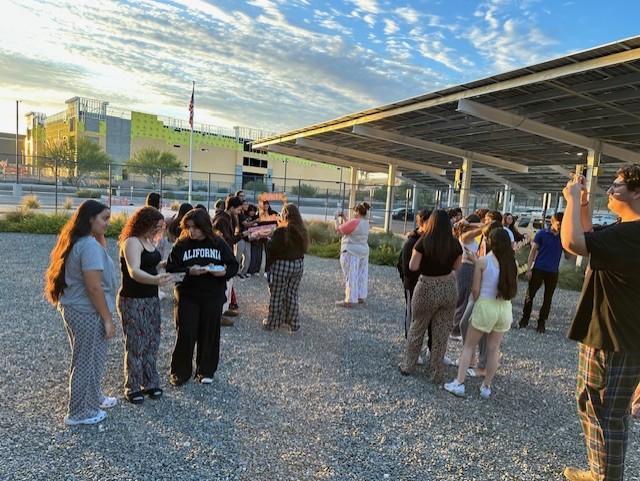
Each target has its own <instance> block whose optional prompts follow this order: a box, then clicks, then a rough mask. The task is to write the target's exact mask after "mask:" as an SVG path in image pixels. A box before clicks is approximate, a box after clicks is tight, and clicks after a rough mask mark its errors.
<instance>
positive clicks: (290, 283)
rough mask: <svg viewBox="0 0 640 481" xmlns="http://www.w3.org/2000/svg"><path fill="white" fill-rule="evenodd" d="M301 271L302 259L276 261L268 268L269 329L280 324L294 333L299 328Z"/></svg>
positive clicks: (302, 268) (302, 269)
mask: <svg viewBox="0 0 640 481" xmlns="http://www.w3.org/2000/svg"><path fill="white" fill-rule="evenodd" d="M303 271H304V261H303V259H296V260H294V261H287V260H282V259H281V260H277V261H275V262H274V263H273V265H272V266H271V267H270V268H269V292H270V294H271V298H270V299H269V317H268V318H267V319H268V320H269V325H268V327H269V329H276V328H277V327H280V326H281V325H282V324H289V325H290V326H291V328H292V329H293V330H294V331H296V330H298V329H299V328H300V309H299V307H298V288H299V287H300V281H301V280H302V273H303Z"/></svg>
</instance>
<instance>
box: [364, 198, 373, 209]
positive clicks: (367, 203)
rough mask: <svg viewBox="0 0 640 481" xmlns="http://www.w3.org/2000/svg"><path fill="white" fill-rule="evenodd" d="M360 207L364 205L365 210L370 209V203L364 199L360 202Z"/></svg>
mask: <svg viewBox="0 0 640 481" xmlns="http://www.w3.org/2000/svg"><path fill="white" fill-rule="evenodd" d="M362 207H364V208H365V210H369V209H371V205H370V204H369V202H367V201H366V200H365V201H364V202H363V203H362Z"/></svg>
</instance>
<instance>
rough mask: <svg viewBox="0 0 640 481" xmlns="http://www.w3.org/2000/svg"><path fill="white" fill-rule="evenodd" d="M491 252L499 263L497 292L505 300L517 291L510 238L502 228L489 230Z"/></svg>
mask: <svg viewBox="0 0 640 481" xmlns="http://www.w3.org/2000/svg"><path fill="white" fill-rule="evenodd" d="M489 246H490V247H491V252H492V253H493V255H494V256H495V258H496V259H497V260H498V264H500V277H499V278H498V293H499V294H500V297H502V298H503V299H505V300H510V299H513V298H514V297H516V294H517V293H518V281H517V271H518V269H517V267H516V258H515V255H514V254H513V248H512V247H511V239H510V238H509V234H507V231H505V230H504V229H493V230H492V231H491V232H489Z"/></svg>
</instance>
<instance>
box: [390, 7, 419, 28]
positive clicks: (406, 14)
mask: <svg viewBox="0 0 640 481" xmlns="http://www.w3.org/2000/svg"><path fill="white" fill-rule="evenodd" d="M395 13H396V14H397V15H398V16H399V17H401V18H402V19H403V20H404V21H405V22H407V23H409V24H415V23H418V21H419V20H420V13H418V11H417V10H415V9H413V8H411V7H401V8H396V9H395Z"/></svg>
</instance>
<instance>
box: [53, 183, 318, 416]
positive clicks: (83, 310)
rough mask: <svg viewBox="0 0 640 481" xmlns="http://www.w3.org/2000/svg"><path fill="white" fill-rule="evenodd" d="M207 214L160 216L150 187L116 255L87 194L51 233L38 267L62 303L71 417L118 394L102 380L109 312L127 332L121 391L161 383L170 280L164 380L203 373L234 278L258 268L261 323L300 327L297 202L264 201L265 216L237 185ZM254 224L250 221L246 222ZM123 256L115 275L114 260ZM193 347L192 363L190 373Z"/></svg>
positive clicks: (139, 399)
mask: <svg viewBox="0 0 640 481" xmlns="http://www.w3.org/2000/svg"><path fill="white" fill-rule="evenodd" d="M220 204H221V203H220V202H218V203H216V212H215V214H214V216H213V218H211V217H210V215H209V213H208V212H207V210H206V208H205V207H204V206H201V205H197V206H195V207H193V206H192V205H190V204H188V203H184V204H182V205H181V206H180V208H179V210H178V212H177V214H176V215H175V216H174V217H172V218H170V219H165V217H164V216H163V214H162V212H161V210H160V206H161V199H160V196H159V195H158V194H156V193H151V194H149V195H148V196H147V201H146V205H145V206H144V207H141V208H139V209H137V210H136V211H135V212H134V213H133V214H132V215H131V216H130V217H129V218H128V219H127V222H126V224H125V226H124V228H123V229H122V232H121V234H120V237H119V239H118V245H119V259H118V261H119V262H118V266H116V265H115V264H114V262H113V260H112V259H111V258H110V256H109V255H108V253H107V250H106V239H105V233H106V230H107V228H108V225H109V218H110V215H111V212H110V209H109V207H108V206H107V205H105V204H102V203H100V202H98V201H95V200H88V201H85V202H83V203H82V204H81V205H80V206H79V207H78V209H77V210H76V212H75V213H74V214H73V216H71V218H70V219H69V221H68V222H67V223H66V225H65V226H64V228H63V229H62V231H61V233H60V235H59V236H58V239H57V242H56V246H55V248H54V249H53V251H52V253H51V262H50V265H49V267H48V269H47V273H46V287H45V295H46V297H47V299H48V300H49V301H50V302H51V303H52V304H54V305H56V306H57V307H58V308H59V310H60V312H61V314H62V318H63V321H64V324H65V328H66V330H67V333H68V337H69V343H70V345H71V354H72V359H71V368H70V376H69V377H70V379H69V386H70V390H69V404H68V410H67V415H66V417H65V419H64V421H65V424H67V425H78V424H95V423H98V422H100V421H102V420H103V419H104V418H105V417H106V412H105V409H108V408H111V407H113V406H115V405H116V404H117V399H116V398H115V397H109V396H106V395H105V394H104V393H103V392H102V388H101V386H100V382H101V378H102V374H103V372H104V366H105V360H106V348H107V340H108V339H110V338H112V337H113V336H114V335H115V324H114V317H116V313H117V317H119V318H120V320H121V322H122V329H123V338H124V361H123V375H124V398H125V399H126V400H127V401H129V402H130V403H132V404H141V403H143V402H144V401H145V397H149V398H151V399H159V398H161V397H162V395H163V390H162V388H161V387H160V386H161V382H160V377H159V374H158V370H157V353H158V349H159V346H160V339H161V318H160V296H161V295H162V291H161V290H160V289H159V288H160V287H162V286H166V285H173V296H174V322H175V327H176V340H175V345H174V348H173V352H172V355H171V363H170V375H169V382H170V384H171V385H172V386H176V387H177V386H180V385H182V384H184V383H186V382H187V381H189V380H190V379H191V378H192V377H193V378H194V379H195V380H196V381H198V382H200V383H202V384H211V383H212V382H213V377H214V375H215V372H216V370H217V367H218V361H219V356H220V328H221V326H225V325H226V326H230V325H233V321H232V320H230V319H229V317H228V316H236V315H238V312H239V307H238V304H237V301H236V297H235V292H234V288H233V279H234V278H239V279H243V280H244V279H247V278H249V277H250V276H251V274H259V273H260V271H261V266H262V264H263V257H264V256H263V253H264V254H266V259H265V261H264V265H265V275H266V276H267V281H268V284H269V291H270V302H269V316H268V317H267V318H265V319H264V320H263V328H264V329H267V330H273V329H276V328H278V327H280V326H282V325H286V326H288V328H289V329H290V331H292V332H293V331H297V330H298V329H299V328H300V316H299V307H298V288H299V285H300V281H301V279H302V274H303V271H304V268H303V263H304V253H305V252H306V250H307V249H308V246H309V236H308V233H307V230H306V226H305V223H304V222H303V221H302V217H301V216H300V212H299V211H298V209H297V207H296V206H295V205H294V204H285V206H284V208H283V210H282V213H281V214H277V213H276V212H275V211H273V210H272V209H271V207H270V205H269V203H268V202H267V201H265V202H264V203H262V205H261V211H262V212H261V213H262V216H260V215H259V214H258V212H257V211H258V209H257V208H256V207H255V206H252V205H250V204H248V203H247V202H246V201H245V199H244V193H243V192H242V191H238V192H236V194H235V195H232V196H229V197H228V198H227V199H226V200H225V201H224V203H222V205H220ZM254 226H260V227H261V228H260V229H259V230H256V231H252V230H251V227H254ZM118 267H119V268H120V273H121V275H120V279H121V282H120V285H119V286H118V280H117V279H118V276H117V272H116V269H117V268H118ZM194 352H195V373H194V359H193V358H194Z"/></svg>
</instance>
